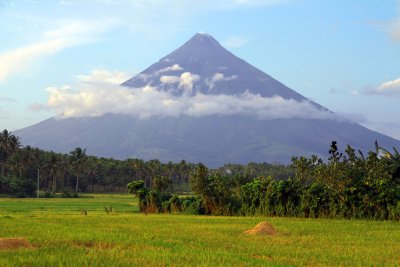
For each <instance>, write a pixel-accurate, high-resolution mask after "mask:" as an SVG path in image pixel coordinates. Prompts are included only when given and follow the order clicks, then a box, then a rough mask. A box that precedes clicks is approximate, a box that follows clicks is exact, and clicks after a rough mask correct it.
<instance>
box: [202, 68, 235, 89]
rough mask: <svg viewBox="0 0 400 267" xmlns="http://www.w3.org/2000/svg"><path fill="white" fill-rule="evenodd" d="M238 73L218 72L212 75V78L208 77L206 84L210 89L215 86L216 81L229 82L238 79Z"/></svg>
mask: <svg viewBox="0 0 400 267" xmlns="http://www.w3.org/2000/svg"><path fill="white" fill-rule="evenodd" d="M237 78H238V76H237V75H231V76H225V75H224V74H223V73H220V72H217V73H215V74H214V75H213V77H211V79H206V81H205V82H206V84H207V86H208V88H209V89H210V90H212V89H213V88H214V87H215V83H217V82H227V81H231V80H235V79H237Z"/></svg>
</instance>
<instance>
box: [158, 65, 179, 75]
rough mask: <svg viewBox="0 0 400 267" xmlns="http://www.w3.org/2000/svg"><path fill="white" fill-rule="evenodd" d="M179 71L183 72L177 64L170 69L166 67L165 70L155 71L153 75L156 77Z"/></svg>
mask: <svg viewBox="0 0 400 267" xmlns="http://www.w3.org/2000/svg"><path fill="white" fill-rule="evenodd" d="M180 70H183V68H182V67H181V66H179V64H174V65H172V66H170V67H166V68H163V69H161V70H158V71H156V72H155V73H154V75H158V74H160V73H164V72H169V71H180Z"/></svg>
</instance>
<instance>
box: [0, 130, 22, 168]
mask: <svg viewBox="0 0 400 267" xmlns="http://www.w3.org/2000/svg"><path fill="white" fill-rule="evenodd" d="M20 146H21V142H20V140H19V137H17V136H15V135H13V134H11V132H9V131H7V130H3V131H2V132H1V133H0V163H1V174H2V175H3V176H4V174H5V169H6V165H7V161H8V160H9V158H10V157H11V156H12V155H13V154H14V153H15V152H16V151H17V149H18V148H19V147H20Z"/></svg>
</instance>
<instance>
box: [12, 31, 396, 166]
mask: <svg viewBox="0 0 400 267" xmlns="http://www.w3.org/2000/svg"><path fill="white" fill-rule="evenodd" d="M122 87H123V88H125V89H128V90H132V92H135V90H138V88H139V89H140V88H145V87H149V88H153V89H152V90H156V91H157V92H163V93H164V95H163V96H165V95H167V96H168V100H170V99H172V100H173V102H172V103H173V104H174V105H176V106H184V108H181V109H180V110H179V112H174V113H173V115H171V114H162V113H158V114H150V116H145V117H143V116H138V114H137V113H132V114H129V112H122V113H121V112H104V113H102V114H100V115H97V116H78V117H66V118H65V117H64V118H61V119H60V118H50V119H48V120H45V121H43V122H40V123H37V124H35V125H32V126H29V127H27V128H24V129H21V130H18V131H15V134H16V135H18V136H20V137H21V140H22V143H23V144H24V145H31V146H35V147H39V148H42V149H46V150H53V151H56V152H62V153H68V152H69V151H71V150H73V149H74V148H75V147H84V148H87V151H88V153H89V154H91V155H96V156H101V157H113V158H118V159H125V158H141V159H144V160H149V159H159V160H161V161H163V162H168V161H173V162H177V161H180V160H186V161H190V162H202V163H205V164H206V165H208V166H210V167H217V166H221V165H223V164H225V163H240V164H245V163H249V162H275V163H288V162H290V159H291V157H292V156H299V155H303V156H310V155H312V154H315V155H318V156H320V157H322V158H326V156H327V154H328V150H329V145H330V143H331V141H333V140H336V141H337V142H338V144H339V146H341V147H342V148H344V147H345V145H346V144H349V145H351V146H352V147H354V148H356V149H360V150H362V151H368V150H370V149H373V147H374V142H375V141H376V140H377V141H378V142H379V144H380V145H381V146H383V147H392V146H397V147H399V146H400V141H398V140H396V139H393V138H391V137H388V136H385V135H383V134H380V133H378V132H374V131H371V130H369V129H367V128H365V127H363V126H361V125H359V124H357V123H354V122H351V121H349V120H346V119H345V118H341V117H340V116H338V115H336V114H335V113H333V112H331V111H329V110H328V109H326V108H324V107H323V106H321V105H319V104H317V103H315V102H313V101H311V100H309V99H307V98H306V97H304V96H302V95H301V94H299V93H297V92H296V91H294V90H292V89H290V88H288V87H287V86H285V85H284V84H282V83H281V82H279V81H277V80H275V79H274V78H272V77H271V76H269V75H268V74H266V73H264V72H263V71H261V70H259V69H257V68H255V67H253V66H252V65H250V64H249V63H247V62H245V61H244V60H242V59H240V58H238V57H236V56H235V55H233V54H232V53H230V52H229V51H228V50H226V49H225V48H224V47H222V46H221V45H220V44H219V43H218V41H216V40H215V39H214V38H213V37H212V36H210V35H208V34H200V33H199V34H196V35H195V36H193V37H192V38H191V39H190V40H189V41H187V42H186V43H185V44H183V45H182V46H181V47H180V48H178V49H177V50H175V51H173V52H172V53H170V54H169V55H167V56H165V57H163V58H161V59H160V60H159V61H158V62H156V63H155V64H153V65H151V66H150V67H148V68H147V69H145V70H144V71H142V72H141V73H139V74H138V75H136V76H134V77H132V78H131V79H129V80H127V81H126V82H124V83H123V84H122ZM163 103H166V104H165V105H167V104H168V103H170V102H168V101H164V102H163Z"/></svg>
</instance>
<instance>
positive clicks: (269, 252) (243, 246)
mask: <svg viewBox="0 0 400 267" xmlns="http://www.w3.org/2000/svg"><path fill="white" fill-rule="evenodd" d="M104 207H112V208H113V212H111V213H109V214H107V213H106V212H105V210H104ZM83 209H85V210H86V211H87V214H88V215H87V216H85V215H82V214H81V210H83ZM263 219H267V220H268V221H269V222H270V223H272V224H273V225H274V226H275V227H276V229H277V230H278V232H279V234H278V235H276V236H246V235H244V234H243V231H245V230H247V229H250V228H252V227H253V226H255V225H256V224H257V223H258V222H260V221H262V220H263ZM4 237H23V238H26V239H27V240H28V241H29V242H30V243H31V244H32V245H33V247H34V248H31V249H18V250H0V266H169V265H181V266H182V265H183V266H190V265H209V266H221V265H223V266H246V265H251V266H257V265H259V266H292V265H295V266H298V265H311V266H315V265H319V266H321V265H335V266H336V265H343V266H354V265H363V266H364V265H390V266H393V265H394V266H398V265H400V223H399V222H386V221H384V222H381V221H363V220H323V219H297V218H265V217H251V218H250V217H210V216H187V215H163V214H162V215H143V214H139V213H137V207H136V200H134V199H133V198H132V196H128V195H93V197H87V198H78V199H39V200H37V199H0V238H4Z"/></svg>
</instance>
